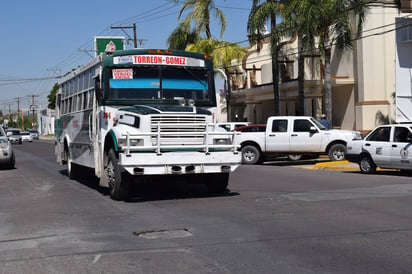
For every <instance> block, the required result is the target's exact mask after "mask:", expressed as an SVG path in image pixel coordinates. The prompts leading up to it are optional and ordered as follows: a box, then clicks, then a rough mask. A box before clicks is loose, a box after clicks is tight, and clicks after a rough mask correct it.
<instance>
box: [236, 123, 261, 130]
mask: <svg viewBox="0 0 412 274" xmlns="http://www.w3.org/2000/svg"><path fill="white" fill-rule="evenodd" d="M235 130H236V131H240V132H265V131H266V124H254V125H248V126H242V127H238V128H235Z"/></svg>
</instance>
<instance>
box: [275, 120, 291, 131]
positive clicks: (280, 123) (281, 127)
mask: <svg viewBox="0 0 412 274" xmlns="http://www.w3.org/2000/svg"><path fill="white" fill-rule="evenodd" d="M287 130H288V120H273V122H272V132H286V131H287Z"/></svg>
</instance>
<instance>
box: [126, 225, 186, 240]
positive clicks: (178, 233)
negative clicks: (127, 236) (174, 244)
mask: <svg viewBox="0 0 412 274" xmlns="http://www.w3.org/2000/svg"><path fill="white" fill-rule="evenodd" d="M133 234H134V235H136V236H138V237H141V238H144V239H173V238H184V237H190V236H192V233H190V232H189V229H187V228H184V229H175V230H158V231H143V232H133Z"/></svg>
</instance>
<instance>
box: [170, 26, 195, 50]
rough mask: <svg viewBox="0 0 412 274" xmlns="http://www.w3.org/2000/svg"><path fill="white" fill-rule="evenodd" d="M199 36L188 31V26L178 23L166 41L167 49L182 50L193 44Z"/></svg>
mask: <svg viewBox="0 0 412 274" xmlns="http://www.w3.org/2000/svg"><path fill="white" fill-rule="evenodd" d="M199 39H200V36H199V34H198V33H196V32H195V31H191V30H190V25H186V24H184V23H180V24H179V26H178V27H177V28H176V29H175V30H174V31H173V32H172V33H171V34H170V36H169V38H168V39H167V44H168V45H169V49H179V50H184V49H185V48H186V47H187V46H188V45H190V44H193V43H195V42H196V41H197V40H199Z"/></svg>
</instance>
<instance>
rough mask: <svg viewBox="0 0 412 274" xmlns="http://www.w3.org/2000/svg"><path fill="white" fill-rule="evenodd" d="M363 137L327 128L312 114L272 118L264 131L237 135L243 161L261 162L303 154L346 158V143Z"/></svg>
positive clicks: (334, 159)
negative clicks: (271, 158) (310, 115)
mask: <svg viewBox="0 0 412 274" xmlns="http://www.w3.org/2000/svg"><path fill="white" fill-rule="evenodd" d="M354 139H362V134H361V133H360V132H358V131H351V130H337V129H332V130H327V129H326V128H325V127H324V126H323V125H322V124H321V123H320V122H319V121H317V120H316V119H314V118H313V117H309V116H273V117H269V118H268V120H267V124H266V131H265V132H242V134H241V135H240V136H239V137H238V141H240V145H241V151H242V162H243V163H244V164H258V163H261V162H263V161H264V160H266V159H269V158H270V157H272V156H276V157H278V156H288V157H289V159H290V160H297V159H299V158H300V157H302V156H303V155H311V156H313V155H316V156H318V155H319V154H327V155H329V158H330V159H331V160H333V161H339V160H344V159H345V152H346V144H347V142H348V141H351V140H354Z"/></svg>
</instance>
